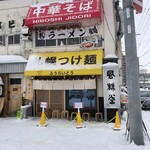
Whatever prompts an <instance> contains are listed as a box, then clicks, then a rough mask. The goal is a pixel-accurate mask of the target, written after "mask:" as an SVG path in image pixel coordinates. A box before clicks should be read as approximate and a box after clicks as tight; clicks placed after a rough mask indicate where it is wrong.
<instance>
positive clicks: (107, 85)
mask: <svg viewBox="0 0 150 150" xmlns="http://www.w3.org/2000/svg"><path fill="white" fill-rule="evenodd" d="M103 91H104V107H105V108H120V96H119V94H120V92H119V68H118V64H116V63H106V64H104V65H103Z"/></svg>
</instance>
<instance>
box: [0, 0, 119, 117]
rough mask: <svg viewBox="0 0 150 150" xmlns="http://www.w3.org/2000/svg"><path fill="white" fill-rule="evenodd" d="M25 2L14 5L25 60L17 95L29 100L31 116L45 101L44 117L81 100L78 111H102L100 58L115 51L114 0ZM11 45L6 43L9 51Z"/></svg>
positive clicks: (37, 113)
mask: <svg viewBox="0 0 150 150" xmlns="http://www.w3.org/2000/svg"><path fill="white" fill-rule="evenodd" d="M18 5H19V3H18ZM25 5H26V6H27V7H23V6H18V12H19V14H20V16H22V17H21V18H23V19H22V24H21V25H22V26H21V27H20V44H19V46H20V51H21V55H23V56H24V57H25V58H26V59H27V60H28V61H27V65H26V68H25V70H24V77H23V78H24V88H22V89H23V90H22V95H23V98H24V99H27V100H30V101H32V104H33V114H34V115H37V116H40V115H41V108H40V103H41V102H47V106H48V107H47V109H46V113H47V115H48V116H49V117H51V112H52V111H53V110H60V111H62V110H69V112H70V113H71V112H72V111H76V109H74V103H75V102H83V104H84V107H83V109H82V110H81V111H82V112H84V111H86V112H90V113H91V115H93V116H94V114H95V113H96V112H99V111H100V112H102V113H104V99H103V95H104V94H103V71H102V65H103V58H104V57H105V56H106V55H107V54H115V55H118V54H117V53H118V50H116V45H115V44H114V40H116V24H115V22H114V20H115V13H114V10H115V8H114V6H113V5H114V3H113V0H112V1H111V3H110V0H107V1H106V0H105V1H103V0H91V1H87V0H83V1H78V0H75V1H65V2H60V1H54V2H53V3H50V2H48V3H46V4H45V3H42V1H39V3H38V4H35V3H33V2H32V3H31V2H30V1H29V0H27V2H26V4H25ZM21 9H22V10H23V12H24V14H22V13H21ZM14 10H15V9H11V10H9V12H10V13H13V12H14ZM108 10H109V11H108ZM106 18H107V19H106ZM2 21H3V20H2ZM20 22H21V21H20ZM108 24H109V25H110V26H108ZM13 29H14V30H15V29H16V26H15V27H12V31H11V32H14V33H15V31H13ZM0 31H1V30H0ZM110 32H111V33H110ZM19 46H18V47H19ZM16 47H17V45H15V47H11V50H10V47H9V45H8V46H7V51H8V53H11V51H12V49H17V48H16ZM2 49H3V51H5V49H4V47H2ZM12 52H13V53H14V51H12ZM18 53H19V51H18Z"/></svg>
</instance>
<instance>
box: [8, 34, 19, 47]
mask: <svg viewBox="0 0 150 150" xmlns="http://www.w3.org/2000/svg"><path fill="white" fill-rule="evenodd" d="M11 37H12V39H10V38H11ZM11 44H20V34H10V35H8V45H11Z"/></svg>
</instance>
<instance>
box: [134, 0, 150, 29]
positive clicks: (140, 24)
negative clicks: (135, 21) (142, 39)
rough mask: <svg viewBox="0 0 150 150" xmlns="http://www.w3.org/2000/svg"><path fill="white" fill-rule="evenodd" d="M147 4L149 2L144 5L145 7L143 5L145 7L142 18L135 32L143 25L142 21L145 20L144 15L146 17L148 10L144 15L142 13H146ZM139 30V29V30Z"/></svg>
mask: <svg viewBox="0 0 150 150" xmlns="http://www.w3.org/2000/svg"><path fill="white" fill-rule="evenodd" d="M148 2H149V0H147V3H146V5H145V6H146V7H145V8H144V10H143V13H142V17H141V18H142V19H141V21H140V23H139V25H138V27H137V30H138V29H139V28H140V27H141V26H142V25H143V23H144V20H145V18H146V15H147V13H148V11H149V8H148V10H147V12H146V14H145V13H144V12H145V11H146V9H147V6H148ZM140 29H141V28H140Z"/></svg>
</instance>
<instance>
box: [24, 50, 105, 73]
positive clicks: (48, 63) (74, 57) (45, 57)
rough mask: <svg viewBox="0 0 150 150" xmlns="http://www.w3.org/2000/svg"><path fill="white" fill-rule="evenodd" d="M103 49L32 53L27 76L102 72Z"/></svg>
mask: <svg viewBox="0 0 150 150" xmlns="http://www.w3.org/2000/svg"><path fill="white" fill-rule="evenodd" d="M102 59H103V51H102V50H87V51H76V52H56V53H54V52H53V53H37V54H31V55H30V57H29V60H28V63H27V66H26V69H25V76H72V75H96V74H102Z"/></svg>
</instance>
